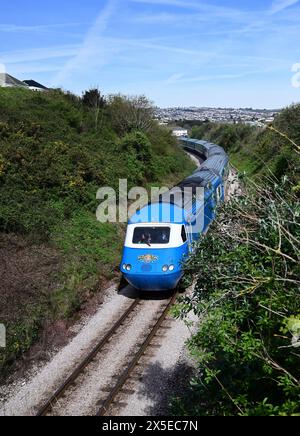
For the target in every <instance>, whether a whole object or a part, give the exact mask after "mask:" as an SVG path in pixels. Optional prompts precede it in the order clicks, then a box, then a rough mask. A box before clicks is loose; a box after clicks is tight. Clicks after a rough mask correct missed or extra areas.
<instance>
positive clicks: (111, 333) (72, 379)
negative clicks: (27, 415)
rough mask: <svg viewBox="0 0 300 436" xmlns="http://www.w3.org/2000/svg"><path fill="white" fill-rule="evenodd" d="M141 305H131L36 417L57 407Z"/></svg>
mask: <svg viewBox="0 0 300 436" xmlns="http://www.w3.org/2000/svg"><path fill="white" fill-rule="evenodd" d="M139 303H140V299H139V298H137V299H136V300H134V302H133V303H132V304H131V305H130V307H129V308H128V309H127V310H126V311H125V312H124V313H123V315H122V316H121V317H120V318H119V319H118V321H117V322H116V323H115V324H114V325H113V326H112V328H111V329H110V330H109V331H108V332H107V333H106V335H105V336H104V337H103V338H102V339H101V340H100V341H99V343H98V344H97V345H96V346H95V347H94V348H93V350H92V351H91V352H90V353H89V354H88V355H87V356H86V357H85V359H84V360H83V361H82V362H81V363H80V364H79V365H78V366H77V367H76V369H75V370H74V371H73V372H72V374H71V375H70V376H69V377H68V378H67V380H66V381H64V382H63V383H62V384H61V385H60V386H59V388H58V389H57V391H56V392H55V393H54V394H53V395H52V396H51V397H50V398H49V399H48V400H47V402H46V403H45V404H44V405H43V406H42V407H41V408H40V409H39V411H38V413H37V414H36V416H46V415H47V414H48V413H49V412H50V411H51V410H52V408H53V406H55V405H56V403H57V402H58V400H59V399H60V398H62V397H63V396H64V394H65V392H66V391H67V390H68V388H69V387H70V386H72V385H73V384H74V383H75V382H76V380H77V379H78V377H79V376H80V374H82V373H83V372H84V370H85V369H86V368H87V366H88V365H89V364H90V363H91V362H92V361H93V360H94V359H95V357H96V356H97V355H98V354H99V353H100V352H101V351H102V349H103V348H104V346H105V345H106V344H107V343H108V342H109V341H110V339H111V338H112V337H113V336H114V335H115V334H116V332H117V331H118V329H119V328H120V327H121V326H122V324H123V323H124V322H125V320H126V319H127V318H128V317H129V315H130V314H131V313H132V312H133V311H134V309H135V308H136V307H137V305H138V304H139Z"/></svg>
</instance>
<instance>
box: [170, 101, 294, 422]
mask: <svg viewBox="0 0 300 436" xmlns="http://www.w3.org/2000/svg"><path fill="white" fill-rule="evenodd" d="M272 128H273V129H276V131H274V130H270V129H268V130H261V129H260V130H257V129H253V128H250V127H245V126H240V125H239V126H232V125H231V126H229V125H228V126H226V125H223V126H222V125H219V126H216V125H211V124H205V125H203V126H201V127H197V128H195V129H194V134H196V135H198V136H199V137H201V138H202V137H205V138H206V139H209V140H214V141H216V142H218V143H220V144H221V145H223V146H224V147H225V148H226V149H227V150H228V152H229V154H230V156H231V158H233V159H234V161H235V162H236V164H237V165H239V168H241V169H242V170H247V171H248V175H247V176H246V178H245V176H244V179H243V180H244V181H246V184H245V185H244V190H245V194H244V196H243V197H242V198H240V199H234V200H232V201H230V202H229V203H228V204H226V205H224V206H222V207H221V209H220V211H219V215H218V219H217V221H216V222H215V223H214V225H213V226H212V228H211V229H210V231H209V233H208V235H207V236H206V237H205V238H203V239H202V240H201V242H200V244H199V247H198V249H197V252H196V254H195V256H194V257H193V258H192V259H191V260H190V261H189V262H188V264H187V265H186V273H187V275H190V276H191V277H194V278H195V280H196V285H195V289H194V291H193V295H192V296H191V297H190V298H182V301H181V303H180V305H179V306H178V307H177V308H176V315H177V316H178V317H181V318H183V319H185V318H186V316H187V314H188V313H189V312H190V311H193V312H195V313H196V314H197V315H198V317H199V319H201V322H200V325H199V328H198V331H197V333H196V334H195V335H194V336H193V338H192V339H191V341H190V342H189V349H190V351H191V353H192V355H193V356H194V357H195V359H196V362H197V363H198V373H197V375H196V376H195V378H194V379H193V380H192V381H191V386H190V392H189V394H188V395H187V396H185V397H184V398H176V399H174V402H173V406H174V413H175V414H176V416H178V415H192V416H193V415H200V416H202V415H242V416H245V415H248V416H249V415H280V416H286V415H300V365H299V363H300V220H299V217H300V200H299V151H300V149H299V144H300V106H292V107H290V108H287V109H286V110H284V111H283V112H282V113H281V115H280V116H279V117H278V118H277V119H276V121H275V123H274V126H272ZM249 174H250V177H249Z"/></svg>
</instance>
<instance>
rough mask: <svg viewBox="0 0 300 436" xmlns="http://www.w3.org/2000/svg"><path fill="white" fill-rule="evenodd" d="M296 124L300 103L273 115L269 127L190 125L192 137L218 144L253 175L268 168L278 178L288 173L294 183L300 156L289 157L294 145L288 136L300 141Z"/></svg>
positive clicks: (207, 123)
mask: <svg viewBox="0 0 300 436" xmlns="http://www.w3.org/2000/svg"><path fill="white" fill-rule="evenodd" d="M299 124H300V105H293V106H290V107H288V108H287V109H285V110H284V111H282V112H281V113H280V115H278V116H277V117H276V119H275V122H274V126H271V128H270V127H268V126H266V127H264V128H256V127H251V126H247V125H243V124H216V123H210V122H205V123H201V124H200V125H196V126H194V127H193V128H192V137H195V138H199V139H207V140H210V141H213V142H216V143H217V144H220V145H221V146H222V147H224V148H225V150H227V152H228V153H229V154H230V157H231V161H232V163H233V164H234V165H235V166H236V167H237V168H238V169H239V170H240V171H246V173H247V174H248V175H250V176H252V177H254V178H257V179H258V178H259V177H261V176H262V175H265V174H267V173H270V172H271V173H272V175H273V176H274V177H276V178H277V179H278V180H280V179H281V177H282V176H283V175H285V174H291V175H292V177H291V179H292V181H293V182H295V183H296V184H297V183H298V182H299V173H300V171H299V170H300V157H299V154H298V155H295V154H294V158H293V159H290V156H291V153H293V151H294V150H295V146H294V145H293V143H292V142H291V141H290V140H289V139H291V140H292V141H293V142H295V144H299V143H300V138H299V129H300V128H299ZM274 129H276V130H274ZM298 151H299V150H298Z"/></svg>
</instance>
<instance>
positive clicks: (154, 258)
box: [138, 254, 158, 263]
mask: <svg viewBox="0 0 300 436" xmlns="http://www.w3.org/2000/svg"><path fill="white" fill-rule="evenodd" d="M138 259H139V261H140V262H144V263H153V262H157V261H158V257H157V256H153V255H152V254H146V255H145V256H139V257H138Z"/></svg>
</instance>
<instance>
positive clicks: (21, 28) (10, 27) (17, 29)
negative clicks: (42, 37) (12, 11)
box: [0, 23, 80, 33]
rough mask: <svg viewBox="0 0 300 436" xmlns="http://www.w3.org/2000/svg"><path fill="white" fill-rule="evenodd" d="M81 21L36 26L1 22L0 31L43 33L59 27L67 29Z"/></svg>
mask: <svg viewBox="0 0 300 436" xmlns="http://www.w3.org/2000/svg"><path fill="white" fill-rule="evenodd" d="M79 25H80V23H64V24H45V25H44V24H38V25H35V26H19V25H15V24H1V23H0V32H6V33H31V32H32V33H41V32H49V31H53V30H57V29H60V28H61V29H65V28H66V27H76V26H79Z"/></svg>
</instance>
